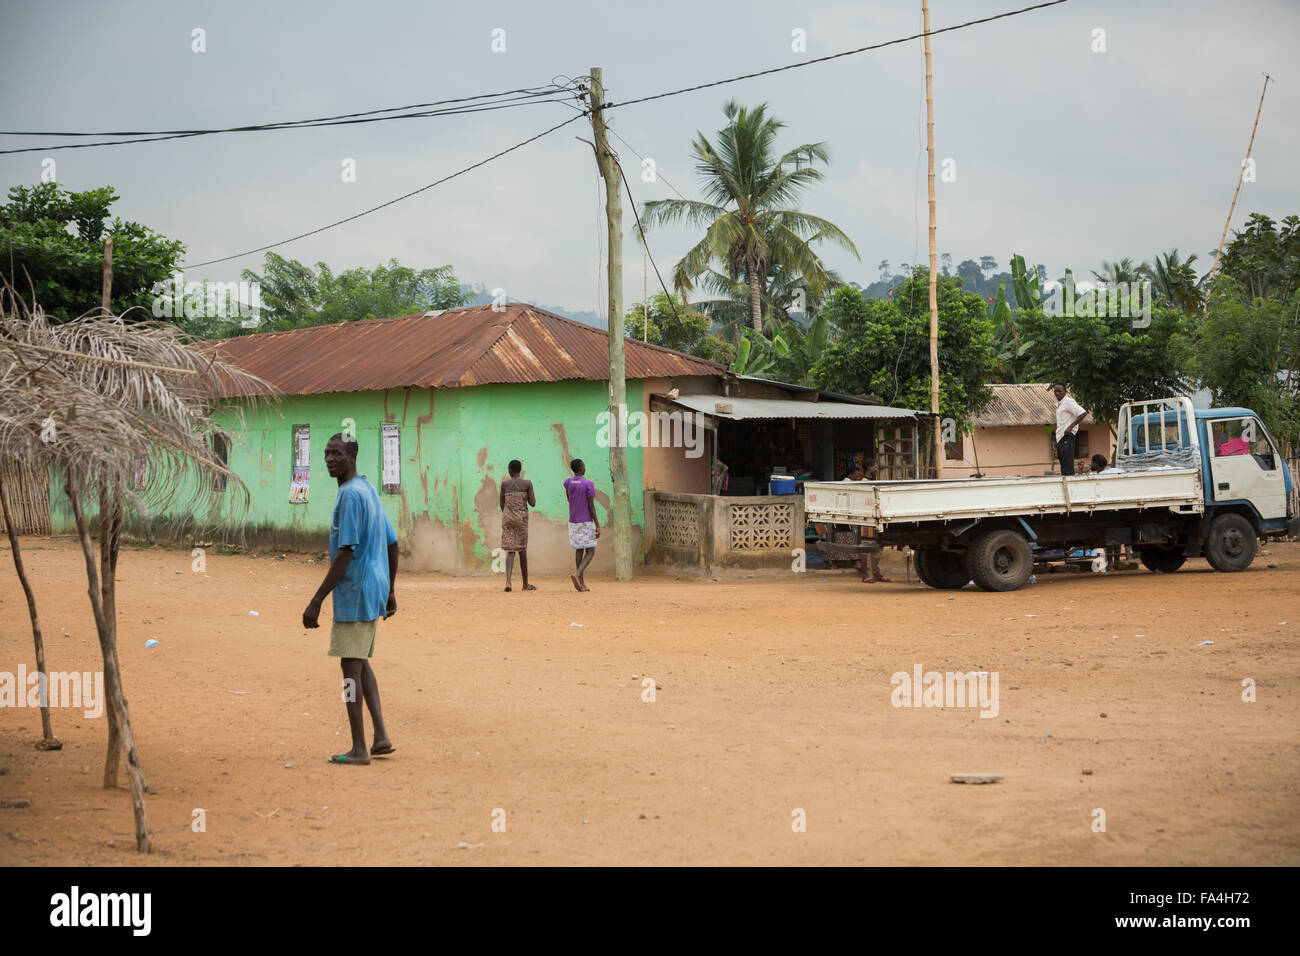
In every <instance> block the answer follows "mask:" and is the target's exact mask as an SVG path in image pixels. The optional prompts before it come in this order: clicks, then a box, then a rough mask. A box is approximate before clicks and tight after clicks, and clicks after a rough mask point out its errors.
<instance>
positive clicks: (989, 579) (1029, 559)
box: [966, 529, 1034, 591]
mask: <svg viewBox="0 0 1300 956" xmlns="http://www.w3.org/2000/svg"><path fill="white" fill-rule="evenodd" d="M966 569H967V572H968V573H969V574H970V577H971V579H972V580H974V582H975V583H976V584H978V585H979V586H980V587H982V588H983V589H984V590H985V591H1014V590H1016V589H1017V588H1019V587H1021V586H1022V585H1023V584H1024V583H1025V582H1026V581H1028V580H1029V575H1030V574H1031V573H1032V572H1033V570H1034V555H1033V552H1032V551H1031V550H1030V548H1029V542H1028V541H1027V540H1026V539H1025V536H1024V535H1022V534H1021V533H1020V532H1018V531H1010V530H1007V529H1003V530H1001V531H986V532H984V534H982V535H980V536H979V537H978V538H976V539H975V543H974V544H972V545H971V547H970V550H968V551H967V552H966Z"/></svg>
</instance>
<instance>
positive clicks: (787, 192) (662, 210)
mask: <svg viewBox="0 0 1300 956" xmlns="http://www.w3.org/2000/svg"><path fill="white" fill-rule="evenodd" d="M723 113H724V115H725V116H726V117H727V125H726V126H725V127H724V128H723V129H721V130H719V131H718V134H717V145H716V146H715V145H714V143H713V142H711V141H710V140H709V138H708V137H707V136H705V135H704V134H703V133H696V138H695V142H694V143H693V144H692V146H691V149H692V152H693V153H694V154H695V158H696V160H697V162H696V166H695V168H696V171H697V172H698V173H699V174H700V177H701V181H702V184H703V191H704V196H705V199H704V201H703V202H700V201H695V200H689V199H658V200H653V201H651V202H648V203H646V205H645V210H644V212H643V215H642V219H643V221H644V223H645V226H646V228H651V227H653V226H672V225H678V224H681V223H688V224H690V225H692V226H696V227H702V228H704V230H705V232H704V237H703V238H702V239H700V241H699V242H697V243H696V244H695V245H694V246H693V247H691V249H690V250H689V251H688V252H687V253H686V255H685V256H683V257H682V259H681V261H680V262H678V263H677V264H676V266H674V267H673V283H674V285H675V286H676V287H677V290H678V291H679V292H683V293H684V292H688V291H690V290H691V289H692V288H694V284H695V282H696V280H697V279H699V278H700V276H702V275H704V274H705V273H706V272H707V271H708V270H709V268H710V266H711V264H713V263H715V262H716V263H719V264H720V265H721V269H720V270H719V271H721V272H722V273H723V274H724V275H725V276H726V277H727V278H729V279H731V280H733V281H738V280H741V279H743V280H744V282H745V284H746V285H747V286H748V287H749V321H750V325H751V327H752V328H753V329H754V330H755V331H758V332H761V331H762V328H763V289H764V284H765V279H766V277H767V276H768V275H769V274H771V273H772V271H773V269H774V268H775V267H776V266H777V265H783V266H785V267H786V268H787V269H789V270H791V271H792V272H794V273H797V274H799V275H801V276H803V277H804V279H805V280H806V281H807V284H808V289H809V291H810V292H815V293H821V292H822V291H824V289H825V288H826V285H827V283H828V281H829V275H828V273H827V270H826V267H825V266H824V265H823V264H822V261H821V258H820V257H819V256H818V255H817V253H816V252H815V251H814V250H813V245H814V244H815V243H820V242H822V241H828V242H833V243H834V244H835V245H837V246H840V247H841V248H843V249H847V250H848V251H849V252H852V253H853V255H854V256H855V257H857V255H858V251H857V249H856V248H855V247H854V245H853V243H852V241H850V239H849V237H848V236H846V235H845V234H844V232H843V231H842V230H841V229H840V228H839V227H838V226H836V225H835V224H834V223H832V222H829V221H827V220H825V219H821V218H819V217H817V216H812V215H809V214H808V213H804V212H800V211H799V210H798V209H795V208H793V203H794V201H795V200H796V199H797V197H798V196H799V195H800V194H801V193H802V192H803V191H804V190H806V189H807V188H808V187H809V186H811V185H812V184H813V183H815V182H820V181H821V179H822V178H823V176H822V172H821V170H819V169H817V168H815V166H814V163H818V162H820V163H826V162H828V161H829V158H830V156H829V153H828V152H827V150H826V146H825V144H824V143H804V144H803V145H800V146H796V147H795V148H794V149H792V150H789V151H788V152H785V153H782V154H780V155H777V153H776V137H777V133H778V132H779V131H780V130H781V129H782V128H783V127H784V125H785V124H784V123H782V122H780V121H779V120H776V119H773V118H772V117H770V116H768V115H767V105H766V104H760V105H759V106H756V107H754V108H752V109H750V108H742V107H741V106H739V105H738V104H737V103H735V102H734V101H729V102H727V103H726V104H725V105H724V106H723Z"/></svg>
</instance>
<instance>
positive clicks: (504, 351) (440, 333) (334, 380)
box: [204, 302, 726, 395]
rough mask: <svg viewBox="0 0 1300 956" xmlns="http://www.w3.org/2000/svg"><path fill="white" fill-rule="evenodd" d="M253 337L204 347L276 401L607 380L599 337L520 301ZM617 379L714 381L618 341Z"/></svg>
mask: <svg viewBox="0 0 1300 956" xmlns="http://www.w3.org/2000/svg"><path fill="white" fill-rule="evenodd" d="M498 308H499V309H500V311H494V310H493V308H492V306H490V305H482V306H472V307H470V308H467V309H449V310H448V311H446V312H441V313H439V314H437V315H429V314H425V313H419V312H417V313H415V314H414V315H407V316H401V317H399V318H393V319H367V320H365V321H361V322H345V323H339V324H337V325H320V326H313V327H310V328H305V329H294V330H292V331H289V332H261V333H257V334H254V335H243V336H238V337H236V338H233V339H220V340H216V341H212V342H207V343H204V348H207V349H212V350H215V351H217V352H218V353H220V355H221V357H222V358H223V359H224V360H225V361H227V362H230V363H231V364H233V365H236V366H238V367H239V368H242V369H243V370H244V371H246V372H250V373H251V374H253V375H256V376H258V377H259V378H261V379H264V380H265V381H267V382H270V383H271V384H272V385H273V386H275V388H276V389H277V391H278V392H280V393H281V394H284V395H316V394H321V393H324V392H364V391H370V390H372V389H385V388H402V387H407V386H411V387H417V388H458V387H464V386H469V385H490V384H503V383H521V382H561V381H566V380H571V379H585V380H589V381H605V380H606V379H608V378H609V339H608V336H607V334H606V333H605V331H604V330H602V329H598V328H595V327H594V326H590V325H586V324H584V323H582V322H575V321H574V320H573V319H566V318H565V317H564V316H561V315H556V314H555V313H554V312H547V311H546V310H545V309H539V308H537V307H535V306H531V305H528V304H526V303H522V302H511V303H509V304H507V305H505V306H504V307H503V308H502V307H498ZM624 351H625V359H626V376H627V378H629V379H638V378H672V377H674V376H680V375H722V374H723V373H724V372H725V371H726V369H725V368H724V367H723V366H721V365H718V364H716V363H714V362H707V361H705V360H704V359H701V358H696V357H695V356H693V355H686V354H684V353H681V352H674V351H672V350H671V349H665V348H660V347H659V346H657V345H647V344H646V343H645V342H638V341H636V340H634V339H627V340H626V346H625V349H624Z"/></svg>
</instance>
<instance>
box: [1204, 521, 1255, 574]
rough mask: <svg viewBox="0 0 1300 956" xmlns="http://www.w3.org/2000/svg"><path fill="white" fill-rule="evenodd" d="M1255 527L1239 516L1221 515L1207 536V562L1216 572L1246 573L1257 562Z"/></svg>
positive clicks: (1211, 525) (1212, 523) (1213, 522)
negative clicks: (1252, 563)
mask: <svg viewBox="0 0 1300 956" xmlns="http://www.w3.org/2000/svg"><path fill="white" fill-rule="evenodd" d="M1255 546H1256V541H1255V526H1254V525H1252V524H1251V523H1250V520H1249V519H1247V518H1245V517H1243V516H1242V515H1239V514H1225V515H1219V516H1218V517H1217V518H1215V519H1214V520H1213V521H1212V522H1210V533H1209V534H1208V535H1206V536H1205V560H1207V561H1209V562H1210V567H1212V568H1214V570H1216V571H1245V570H1246V569H1247V568H1248V567H1250V562H1252V561H1254V560H1255Z"/></svg>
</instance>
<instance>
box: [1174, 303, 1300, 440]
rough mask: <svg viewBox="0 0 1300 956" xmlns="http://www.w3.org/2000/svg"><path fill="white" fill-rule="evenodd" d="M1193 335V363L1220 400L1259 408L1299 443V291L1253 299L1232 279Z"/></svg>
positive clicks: (1282, 434)
mask: <svg viewBox="0 0 1300 956" xmlns="http://www.w3.org/2000/svg"><path fill="white" fill-rule="evenodd" d="M1224 285H1225V286H1227V287H1228V288H1225V289H1223V290H1222V292H1223V294H1217V293H1216V295H1215V297H1214V299H1213V301H1212V302H1211V304H1210V308H1209V309H1208V310H1207V311H1206V315H1205V318H1204V320H1203V321H1202V322H1200V323H1199V325H1198V326H1197V327H1196V331H1195V334H1194V335H1193V336H1192V337H1191V344H1192V347H1191V349H1190V350H1189V352H1190V357H1189V362H1188V364H1189V368H1190V371H1191V373H1192V375H1193V376H1194V377H1195V379H1196V380H1197V382H1198V383H1200V384H1201V385H1202V386H1203V387H1205V388H1208V389H1209V390H1210V394H1211V395H1212V396H1213V397H1214V403H1215V404H1216V405H1241V406H1244V407H1246V408H1251V409H1254V410H1255V411H1256V412H1258V413H1259V415H1260V416H1261V417H1262V418H1263V420H1264V424H1265V425H1267V426H1268V429H1269V431H1271V432H1272V433H1273V434H1274V435H1275V436H1277V437H1278V438H1282V439H1284V440H1286V441H1287V442H1288V443H1290V444H1291V446H1292V447H1300V292H1294V293H1292V295H1291V298H1290V300H1289V301H1285V302H1284V301H1282V300H1281V299H1277V298H1273V297H1271V296H1256V297H1254V298H1251V296H1250V294H1249V291H1248V289H1247V288H1246V287H1244V286H1242V285H1241V284H1240V283H1237V282H1236V281H1235V280H1233V279H1231V278H1230V279H1228V280H1226V282H1225V283H1224Z"/></svg>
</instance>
